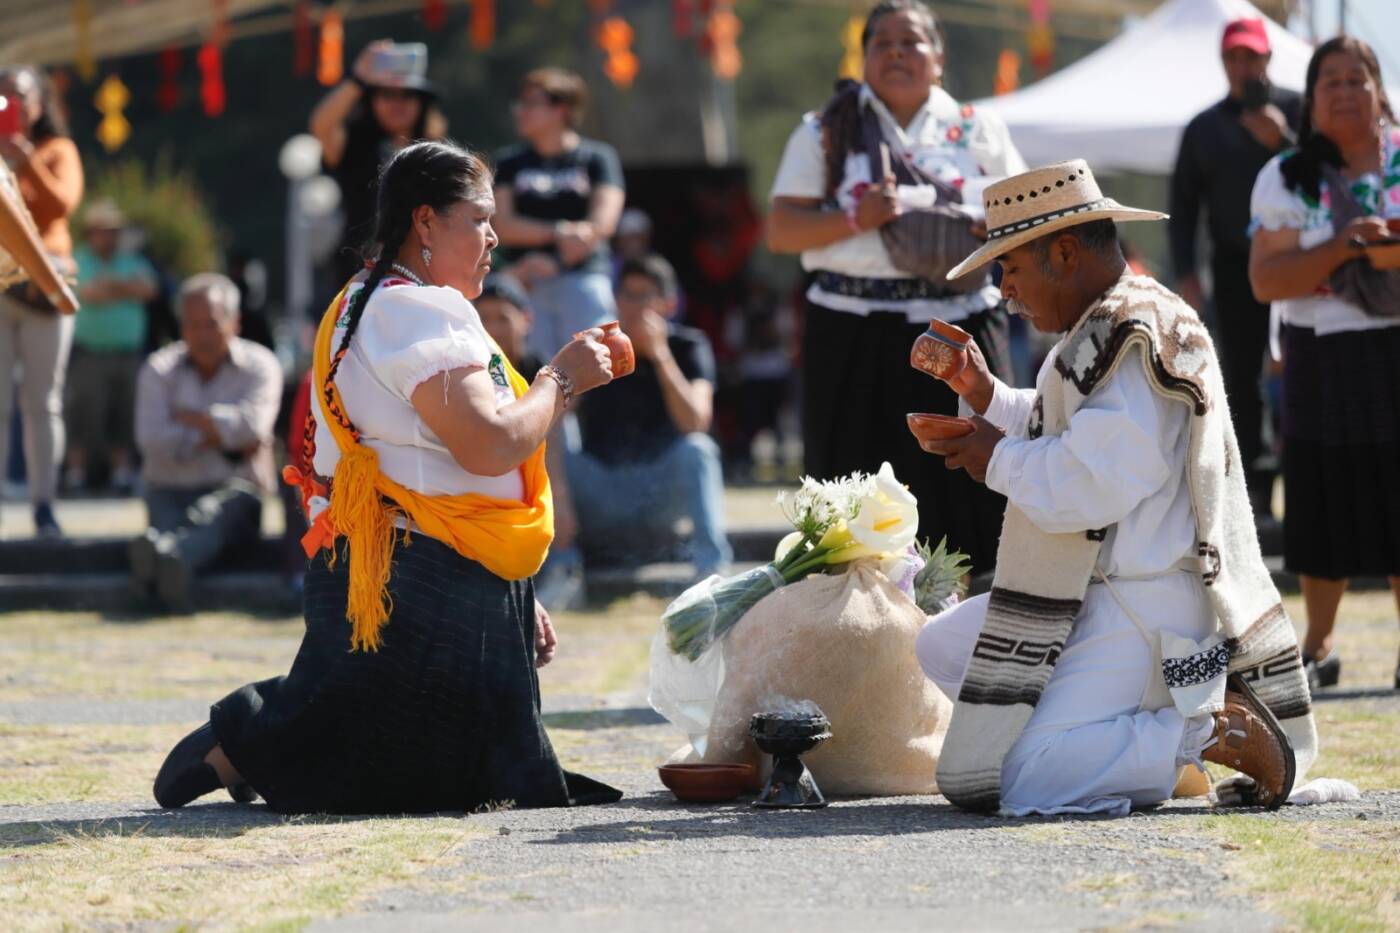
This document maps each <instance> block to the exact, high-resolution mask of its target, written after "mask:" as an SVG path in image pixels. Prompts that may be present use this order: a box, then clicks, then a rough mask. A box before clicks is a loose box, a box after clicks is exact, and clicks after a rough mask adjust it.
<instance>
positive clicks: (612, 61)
mask: <svg viewBox="0 0 1400 933" xmlns="http://www.w3.org/2000/svg"><path fill="white" fill-rule="evenodd" d="M634 35H635V34H634V33H633V31H632V27H631V26H629V25H628V24H627V20H625V19H623V18H622V17H621V16H609V17H608V18H607V19H605V20H603V22H602V24H601V25H599V26H598V46H599V48H601V49H602V50H603V51H605V52H607V53H608V59H607V61H605V62H603V74H605V75H607V76H608V80H609V81H611V82H612V83H613V84H616V85H617V86H618V87H623V88H626V87H631V86H632V82H633V81H634V80H636V78H637V72H638V70H639V69H640V64H639V62H638V61H637V56H636V55H635V54H634V53H633V52H632V39H633V37H634Z"/></svg>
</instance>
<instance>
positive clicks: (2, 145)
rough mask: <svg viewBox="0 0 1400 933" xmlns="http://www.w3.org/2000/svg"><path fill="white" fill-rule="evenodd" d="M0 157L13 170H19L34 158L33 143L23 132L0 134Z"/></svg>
mask: <svg viewBox="0 0 1400 933" xmlns="http://www.w3.org/2000/svg"><path fill="white" fill-rule="evenodd" d="M0 158H3V159H4V160H5V162H6V163H7V164H9V166H10V167H11V168H13V169H14V170H15V171H19V170H20V169H22V168H24V167H25V166H27V165H28V164H29V160H30V159H32V158H34V144H33V143H31V142H30V141H29V139H28V137H26V136H25V135H24V134H23V133H10V134H8V135H5V136H0Z"/></svg>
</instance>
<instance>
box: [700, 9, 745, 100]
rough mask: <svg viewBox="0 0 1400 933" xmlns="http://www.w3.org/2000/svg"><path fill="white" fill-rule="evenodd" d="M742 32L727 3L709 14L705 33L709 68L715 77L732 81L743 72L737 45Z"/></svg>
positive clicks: (742, 60)
mask: <svg viewBox="0 0 1400 933" xmlns="http://www.w3.org/2000/svg"><path fill="white" fill-rule="evenodd" d="M743 30H744V26H743V24H742V23H740V22H739V17H738V16H736V15H735V14H734V10H733V8H732V7H731V6H730V5H729V4H728V3H724V4H721V5H719V6H718V7H717V8H716V9H715V11H714V12H713V13H711V14H710V22H709V24H708V25H707V26H706V27H705V33H706V35H708V36H709V38H710V49H711V51H710V67H711V68H713V69H714V71H715V75H716V77H719V78H723V79H724V80H726V81H732V80H734V79H735V78H737V77H738V76H739V72H740V71H742V70H743V68H744V59H743V56H742V55H740V54H739V46H738V44H737V40H738V38H739V33H741V32H743Z"/></svg>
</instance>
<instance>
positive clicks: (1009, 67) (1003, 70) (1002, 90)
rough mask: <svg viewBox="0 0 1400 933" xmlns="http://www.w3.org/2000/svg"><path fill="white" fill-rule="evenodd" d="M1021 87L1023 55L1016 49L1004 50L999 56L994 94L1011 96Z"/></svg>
mask: <svg viewBox="0 0 1400 933" xmlns="http://www.w3.org/2000/svg"><path fill="white" fill-rule="evenodd" d="M1020 86H1021V55H1020V53H1019V52H1017V51H1016V50H1015V49H1002V50H1001V54H1000V55H999V56H997V77H996V83H995V84H994V86H993V91H992V93H994V94H996V95H997V96H1001V95H1002V94H1010V93H1011V92H1012V91H1014V90H1016V89H1017V88H1018V87H1020Z"/></svg>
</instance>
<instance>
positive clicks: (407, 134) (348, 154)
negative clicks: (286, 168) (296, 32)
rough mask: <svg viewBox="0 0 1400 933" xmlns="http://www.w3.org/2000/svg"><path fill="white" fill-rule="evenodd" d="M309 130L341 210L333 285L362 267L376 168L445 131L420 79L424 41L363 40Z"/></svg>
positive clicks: (431, 93)
mask: <svg viewBox="0 0 1400 933" xmlns="http://www.w3.org/2000/svg"><path fill="white" fill-rule="evenodd" d="M311 133H312V135H314V136H315V137H316V138H317V139H318V140H320V142H321V159H322V161H324V162H325V165H326V168H327V170H328V171H329V172H330V174H331V176H332V177H333V178H334V179H335V180H336V182H337V183H338V184H339V185H340V192H341V206H342V209H343V210H344V212H345V227H344V229H343V231H342V233H341V238H340V244H339V246H338V247H337V248H336V251H335V257H334V260H333V263H334V266H333V277H334V283H333V284H334V288H335V290H337V291H338V290H339V289H340V287H341V286H342V285H344V284H345V282H346V281H347V280H348V279H349V278H350V277H351V276H353V275H354V274H355V273H357V272H359V271H360V269H361V268H363V266H364V258H363V256H362V254H361V253H362V247H363V246H364V245H365V242H366V241H367V240H368V239H369V238H370V235H371V234H372V233H373V232H374V231H373V227H374V198H375V192H376V190H377V189H378V186H379V172H380V170H381V169H382V168H383V167H384V165H385V164H386V163H387V162H388V161H389V159H390V157H392V156H393V154H394V153H396V152H398V151H399V150H400V149H403V148H404V147H405V146H407V145H408V144H409V143H412V142H416V141H418V140H422V139H442V138H443V137H444V136H446V135H447V119H446V118H445V117H444V116H443V115H442V111H441V110H439V109H438V106H437V88H436V87H435V86H434V85H433V83H432V82H431V81H429V80H428V51H427V48H426V47H425V46H423V45H422V44H420V43H396V42H393V41H391V40H389V39H379V40H376V41H374V42H371V43H370V44H369V45H367V46H365V48H364V49H363V50H362V51H361V52H360V55H359V57H358V58H356V59H355V64H354V66H353V67H352V68H351V70H350V77H348V78H346V79H345V80H344V81H342V82H340V84H338V85H336V86H335V87H334V88H333V89H332V90H331V92H330V93H329V94H327V95H326V96H325V97H324V98H322V100H321V102H320V103H319V104H317V105H316V109H315V110H313V111H312V112H311Z"/></svg>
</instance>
